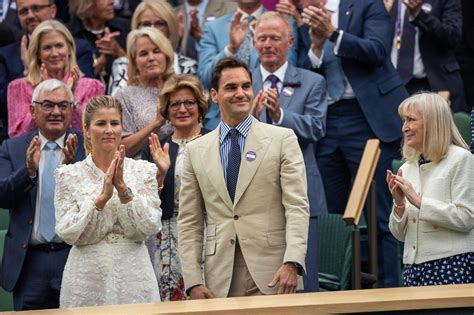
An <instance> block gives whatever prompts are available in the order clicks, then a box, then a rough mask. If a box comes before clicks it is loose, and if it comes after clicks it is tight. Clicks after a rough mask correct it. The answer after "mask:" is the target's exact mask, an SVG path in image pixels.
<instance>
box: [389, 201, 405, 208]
mask: <svg viewBox="0 0 474 315" xmlns="http://www.w3.org/2000/svg"><path fill="white" fill-rule="evenodd" d="M392 201H393V205H394V206H395V208H398V209H402V208H403V209H405V204H403V205H397V203H396V202H395V199H393V200H392Z"/></svg>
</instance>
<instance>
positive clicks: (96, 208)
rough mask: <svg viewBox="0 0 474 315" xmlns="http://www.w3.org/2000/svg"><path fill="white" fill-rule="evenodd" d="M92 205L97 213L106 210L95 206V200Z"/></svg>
mask: <svg viewBox="0 0 474 315" xmlns="http://www.w3.org/2000/svg"><path fill="white" fill-rule="evenodd" d="M92 204H93V205H94V210H96V211H102V210H104V209H101V208H99V207H97V206H96V205H95V200H94V201H93V202H92Z"/></svg>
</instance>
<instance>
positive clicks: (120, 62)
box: [108, 0, 197, 95]
mask: <svg viewBox="0 0 474 315" xmlns="http://www.w3.org/2000/svg"><path fill="white" fill-rule="evenodd" d="M142 27H153V28H155V29H157V30H159V31H161V32H162V33H163V34H164V35H165V37H166V38H168V39H169V41H170V43H171V46H172V47H173V50H174V51H175V52H174V61H173V65H172V66H173V69H174V72H175V73H176V74H182V73H183V74H196V72H197V62H196V60H194V59H191V58H188V57H186V56H183V55H182V54H180V53H178V52H176V50H177V48H178V45H179V34H178V28H179V26H178V17H177V15H176V12H175V11H174V9H173V8H172V7H171V6H170V4H169V3H168V2H166V1H164V0H144V1H142V2H141V3H140V4H139V5H138V6H137V8H136V9H135V12H134V14H133V17H132V30H136V29H139V28H142ZM127 65H128V59H127V58H126V57H120V58H117V59H115V61H114V63H113V65H112V75H111V77H110V82H109V92H108V94H110V95H115V93H116V91H117V90H118V89H119V88H120V87H122V86H126V85H127V80H128V75H127Z"/></svg>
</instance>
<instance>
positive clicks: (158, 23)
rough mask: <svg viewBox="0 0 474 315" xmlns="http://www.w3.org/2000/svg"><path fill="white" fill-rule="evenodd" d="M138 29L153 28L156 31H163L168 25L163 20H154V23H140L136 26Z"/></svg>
mask: <svg viewBox="0 0 474 315" xmlns="http://www.w3.org/2000/svg"><path fill="white" fill-rule="evenodd" d="M138 27H139V28H141V27H154V28H157V29H164V28H166V27H168V24H167V23H166V22H165V21H163V20H156V21H154V22H152V21H143V22H142V23H140V24H138Z"/></svg>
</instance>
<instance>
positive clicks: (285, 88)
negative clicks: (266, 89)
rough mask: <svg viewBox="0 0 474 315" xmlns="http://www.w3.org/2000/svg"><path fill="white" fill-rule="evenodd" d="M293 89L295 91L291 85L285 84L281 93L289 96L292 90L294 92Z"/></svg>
mask: <svg viewBox="0 0 474 315" xmlns="http://www.w3.org/2000/svg"><path fill="white" fill-rule="evenodd" d="M294 91H295V90H294V89H293V88H292V87H291V86H285V87H284V88H283V95H285V96H291V95H293V92H294Z"/></svg>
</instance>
